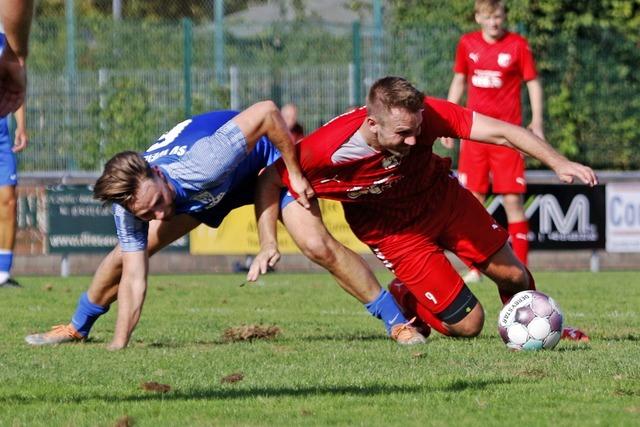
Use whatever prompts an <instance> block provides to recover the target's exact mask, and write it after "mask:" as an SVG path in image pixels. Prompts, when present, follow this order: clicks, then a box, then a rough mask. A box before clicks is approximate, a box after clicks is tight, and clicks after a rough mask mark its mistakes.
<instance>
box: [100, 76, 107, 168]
mask: <svg viewBox="0 0 640 427" xmlns="http://www.w3.org/2000/svg"><path fill="white" fill-rule="evenodd" d="M108 84H109V72H108V71H107V69H106V68H100V69H99V70H98V93H99V95H98V106H99V107H100V113H99V114H98V117H100V147H99V156H100V165H99V166H101V165H102V164H104V163H105V162H106V158H105V152H106V145H107V140H106V139H105V137H104V136H105V135H106V134H107V124H106V123H105V122H104V115H103V114H102V112H103V111H104V110H105V109H106V108H107V94H106V88H107V87H108Z"/></svg>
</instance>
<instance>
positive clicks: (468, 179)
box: [458, 139, 527, 194]
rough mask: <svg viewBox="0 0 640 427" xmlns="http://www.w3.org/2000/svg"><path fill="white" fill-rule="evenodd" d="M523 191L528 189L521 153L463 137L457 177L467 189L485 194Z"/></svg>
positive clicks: (518, 192)
mask: <svg viewBox="0 0 640 427" xmlns="http://www.w3.org/2000/svg"><path fill="white" fill-rule="evenodd" d="M489 176H491V190H492V191H493V193H495V194H522V193H525V192H526V191H527V181H526V180H525V177H524V156H523V155H522V154H521V153H520V152H519V151H517V150H514V149H513V148H509V147H502V146H497V145H492V144H483V143H481V142H475V141H469V140H467V139H463V140H462V143H461V146H460V161H459V164H458V179H460V182H461V183H462V185H463V186H464V187H465V188H467V189H468V190H470V191H473V192H476V193H481V194H487V193H488V192H489Z"/></svg>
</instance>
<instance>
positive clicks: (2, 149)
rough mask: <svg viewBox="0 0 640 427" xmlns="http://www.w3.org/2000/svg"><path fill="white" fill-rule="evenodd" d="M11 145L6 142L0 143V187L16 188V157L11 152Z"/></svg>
mask: <svg viewBox="0 0 640 427" xmlns="http://www.w3.org/2000/svg"><path fill="white" fill-rule="evenodd" d="M11 148H12V145H11V144H10V143H9V142H8V141H6V142H4V141H3V142H2V143H0V186H1V187H4V186H14V187H15V186H16V184H18V175H17V173H16V171H17V167H16V155H15V154H14V152H13V151H11Z"/></svg>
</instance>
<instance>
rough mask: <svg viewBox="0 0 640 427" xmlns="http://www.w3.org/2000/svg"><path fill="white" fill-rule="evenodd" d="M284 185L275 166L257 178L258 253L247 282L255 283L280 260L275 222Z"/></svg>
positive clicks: (250, 268) (255, 202)
mask: <svg viewBox="0 0 640 427" xmlns="http://www.w3.org/2000/svg"><path fill="white" fill-rule="evenodd" d="M283 187H284V184H283V183H282V180H281V179H280V176H279V175H278V173H277V170H276V168H275V164H272V165H271V166H269V167H268V168H266V169H265V170H264V172H263V173H262V174H261V175H260V177H259V178H258V186H257V188H256V195H255V200H254V205H255V213H256V220H257V222H258V237H259V240H260V252H258V254H257V255H256V256H255V258H254V259H253V262H252V263H251V267H249V272H248V273H247V280H248V281H250V282H255V281H256V280H258V277H260V275H261V274H265V273H266V272H267V270H268V268H269V267H274V266H275V265H276V263H277V262H278V261H279V260H280V252H279V250H278V239H277V228H276V227H277V222H278V215H279V212H280V192H281V190H282V188H283Z"/></svg>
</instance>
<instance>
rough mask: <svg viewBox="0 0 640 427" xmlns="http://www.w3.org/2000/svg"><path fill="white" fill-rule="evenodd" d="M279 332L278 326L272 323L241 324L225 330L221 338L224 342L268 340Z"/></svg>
mask: <svg viewBox="0 0 640 427" xmlns="http://www.w3.org/2000/svg"><path fill="white" fill-rule="evenodd" d="M280 332H281V330H280V328H279V327H277V326H273V325H272V326H269V325H242V326H236V327H233V328H229V329H227V330H225V331H224V333H223V334H222V339H223V341H225V342H236V341H253V340H260V339H263V340H269V339H272V338H275V337H276V336H277V335H278V334H280Z"/></svg>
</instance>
